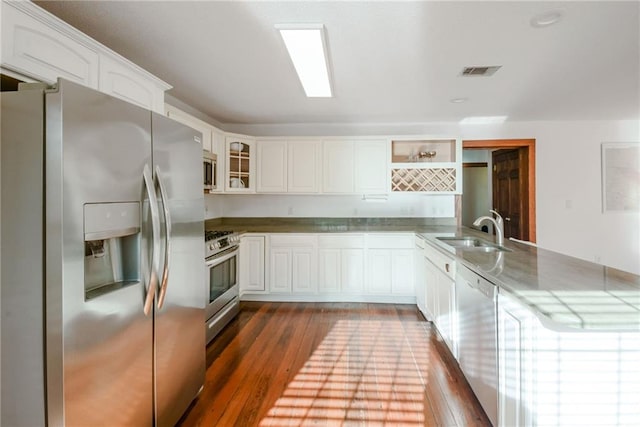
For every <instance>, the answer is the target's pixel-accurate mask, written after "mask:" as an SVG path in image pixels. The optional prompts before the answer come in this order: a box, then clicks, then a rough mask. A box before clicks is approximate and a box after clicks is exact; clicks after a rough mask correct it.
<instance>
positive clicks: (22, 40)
mask: <svg viewBox="0 0 640 427" xmlns="http://www.w3.org/2000/svg"><path fill="white" fill-rule="evenodd" d="M15 7H16V6H14V5H12V4H11V3H10V2H6V3H5V2H2V27H3V28H2V65H3V66H4V67H7V68H9V69H11V70H14V71H17V72H18V73H20V74H24V75H25V76H29V77H32V78H34V79H36V80H41V81H45V82H47V83H55V81H56V80H57V78H58V77H63V78H65V79H67V80H71V81H73V82H76V83H80V84H82V85H85V86H88V87H90V88H93V89H97V88H98V67H99V62H100V60H99V56H98V53H97V52H95V51H93V50H91V49H89V48H87V47H86V46H84V45H82V44H80V43H78V42H76V41H75V40H73V39H71V38H70V37H68V36H67V35H65V34H63V33H61V32H59V31H56V30H55V29H53V28H51V27H50V26H48V25H46V24H44V23H43V22H40V21H38V20H37V19H35V18H33V17H31V16H29V15H27V14H26V13H23V12H21V11H19V10H16V9H15Z"/></svg>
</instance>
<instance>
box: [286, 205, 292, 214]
mask: <svg viewBox="0 0 640 427" xmlns="http://www.w3.org/2000/svg"><path fill="white" fill-rule="evenodd" d="M287 214H289V215H293V207H291V206H289V209H288V210H287Z"/></svg>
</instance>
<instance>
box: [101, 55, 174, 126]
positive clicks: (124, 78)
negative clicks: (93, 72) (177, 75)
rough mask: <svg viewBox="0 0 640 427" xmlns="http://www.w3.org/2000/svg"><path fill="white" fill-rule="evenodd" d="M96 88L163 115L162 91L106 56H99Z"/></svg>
mask: <svg viewBox="0 0 640 427" xmlns="http://www.w3.org/2000/svg"><path fill="white" fill-rule="evenodd" d="M98 87H99V89H100V91H101V92H104V93H107V94H109V95H112V96H115V97H116V98H120V99H123V100H125V101H127V102H130V103H132V104H135V105H139V106H140V107H142V108H147V109H149V110H154V111H156V112H159V113H161V114H162V113H164V91H162V90H158V89H157V88H156V86H155V85H154V84H152V83H151V82H149V80H147V79H145V78H143V77H141V76H139V75H137V74H136V73H135V71H133V70H131V69H130V68H127V67H125V66H124V65H122V64H121V63H119V62H117V61H115V60H113V59H111V58H110V57H108V56H107V55H100V82H99V85H98Z"/></svg>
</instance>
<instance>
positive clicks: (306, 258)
mask: <svg viewBox="0 0 640 427" xmlns="http://www.w3.org/2000/svg"><path fill="white" fill-rule="evenodd" d="M315 258H316V250H315V248H314V247H305V248H292V249H291V290H292V291H293V292H294V293H316V291H317V288H318V285H317V281H316V276H317V272H316V265H317V263H316V259H315Z"/></svg>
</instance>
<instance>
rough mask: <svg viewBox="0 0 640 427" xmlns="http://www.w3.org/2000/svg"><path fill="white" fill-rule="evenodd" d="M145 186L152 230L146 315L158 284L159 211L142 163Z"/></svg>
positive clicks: (145, 168) (151, 183) (149, 310)
mask: <svg viewBox="0 0 640 427" xmlns="http://www.w3.org/2000/svg"><path fill="white" fill-rule="evenodd" d="M142 177H143V178H144V184H145V188H146V189H147V193H148V194H149V210H150V211H151V230H152V243H153V244H152V246H151V251H152V252H151V254H152V255H151V260H152V262H151V274H150V275H149V283H148V286H147V296H146V297H145V299H144V309H143V311H144V314H145V316H148V315H149V313H150V312H151V308H152V307H153V301H154V299H155V296H156V287H157V286H158V285H157V283H158V269H159V268H160V251H159V250H158V244H159V241H160V218H159V216H160V213H159V212H158V199H157V198H156V192H155V188H154V186H153V177H152V176H151V170H150V169H149V165H144V170H143V171H142Z"/></svg>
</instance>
